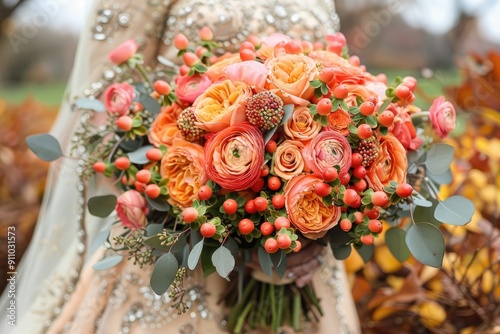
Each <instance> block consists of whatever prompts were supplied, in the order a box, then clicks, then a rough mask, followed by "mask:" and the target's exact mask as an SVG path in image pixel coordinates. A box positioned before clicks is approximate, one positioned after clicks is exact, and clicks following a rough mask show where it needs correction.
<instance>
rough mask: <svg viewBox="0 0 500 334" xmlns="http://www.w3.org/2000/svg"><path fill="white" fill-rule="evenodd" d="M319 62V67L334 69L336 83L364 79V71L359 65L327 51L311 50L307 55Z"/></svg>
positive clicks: (361, 81) (356, 81) (354, 81)
mask: <svg viewBox="0 0 500 334" xmlns="http://www.w3.org/2000/svg"><path fill="white" fill-rule="evenodd" d="M308 56H309V57H311V58H312V59H315V60H316V61H318V62H319V63H320V68H323V67H331V68H333V69H334V73H335V79H336V80H335V81H336V82H337V83H358V84H361V83H363V82H364V81H365V72H364V71H363V70H362V69H361V68H360V67H359V66H354V65H351V64H350V63H349V61H348V60H347V59H344V58H343V57H341V56H339V55H337V54H335V53H333V52H329V51H322V50H318V51H313V52H311V53H309V55H308Z"/></svg>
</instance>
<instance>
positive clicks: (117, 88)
mask: <svg viewBox="0 0 500 334" xmlns="http://www.w3.org/2000/svg"><path fill="white" fill-rule="evenodd" d="M134 98H135V92H134V87H133V86H132V85H129V84H128V83H116V84H112V85H111V86H109V87H108V89H106V91H105V92H104V105H105V106H106V109H107V110H108V112H109V113H111V114H117V115H119V116H123V115H128V114H129V113H130V104H131V103H132V101H133V100H134Z"/></svg>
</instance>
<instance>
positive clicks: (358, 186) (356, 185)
mask: <svg viewBox="0 0 500 334" xmlns="http://www.w3.org/2000/svg"><path fill="white" fill-rule="evenodd" d="M363 168H364V167H363ZM367 187H368V182H366V180H365V179H363V178H362V179H361V180H359V181H358V182H356V183H354V188H355V189H356V191H357V192H362V191H365V189H366V188H367Z"/></svg>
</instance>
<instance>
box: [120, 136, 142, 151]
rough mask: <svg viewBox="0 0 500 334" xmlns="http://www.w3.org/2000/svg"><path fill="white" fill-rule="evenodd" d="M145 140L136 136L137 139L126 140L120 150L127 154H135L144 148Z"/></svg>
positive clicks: (121, 144)
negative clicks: (134, 152)
mask: <svg viewBox="0 0 500 334" xmlns="http://www.w3.org/2000/svg"><path fill="white" fill-rule="evenodd" d="M143 142H144V140H143V139H142V137H140V136H136V137H135V139H129V140H124V141H122V142H121V143H120V148H121V149H123V150H124V151H125V152H133V151H135V150H138V149H139V148H141V147H142V144H143Z"/></svg>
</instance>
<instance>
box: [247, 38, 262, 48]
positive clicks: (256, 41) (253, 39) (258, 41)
mask: <svg viewBox="0 0 500 334" xmlns="http://www.w3.org/2000/svg"><path fill="white" fill-rule="evenodd" d="M248 41H249V42H250V43H252V44H253V46H254V47H256V46H259V45H260V44H261V42H260V38H259V37H257V36H255V35H251V36H249V37H248Z"/></svg>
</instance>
